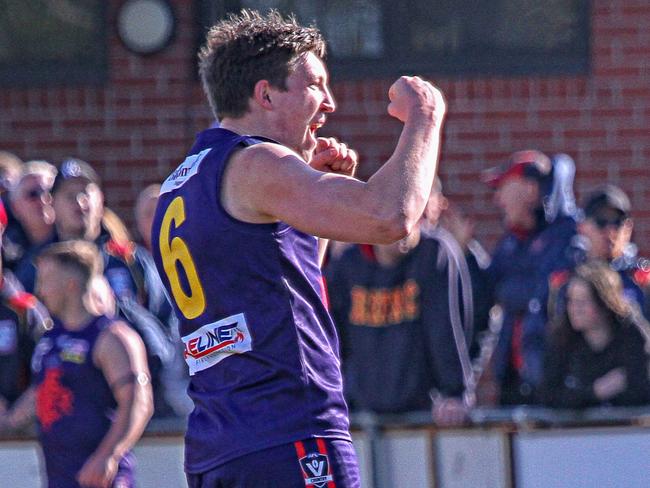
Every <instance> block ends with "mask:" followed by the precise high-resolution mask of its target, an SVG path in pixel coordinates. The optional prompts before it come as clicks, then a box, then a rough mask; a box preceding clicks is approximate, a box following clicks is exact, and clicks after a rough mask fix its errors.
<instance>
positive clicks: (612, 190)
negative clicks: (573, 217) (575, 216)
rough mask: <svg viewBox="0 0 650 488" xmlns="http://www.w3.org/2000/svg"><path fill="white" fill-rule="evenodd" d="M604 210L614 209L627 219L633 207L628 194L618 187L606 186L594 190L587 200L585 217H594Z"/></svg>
mask: <svg viewBox="0 0 650 488" xmlns="http://www.w3.org/2000/svg"><path fill="white" fill-rule="evenodd" d="M604 208H612V209H614V210H616V211H618V212H620V213H621V215H623V216H624V217H627V216H628V214H629V213H630V210H631V208H632V205H631V204H630V199H629V197H628V196H627V195H626V193H625V192H624V191H623V190H621V189H620V188H619V187H618V186H616V185H611V184H606V185H602V186H599V187H598V188H596V189H594V190H592V191H591V192H590V193H589V194H588V195H587V198H586V199H585V203H584V210H585V216H587V217H592V216H594V215H596V214H597V213H598V212H600V211H601V210H602V209H604Z"/></svg>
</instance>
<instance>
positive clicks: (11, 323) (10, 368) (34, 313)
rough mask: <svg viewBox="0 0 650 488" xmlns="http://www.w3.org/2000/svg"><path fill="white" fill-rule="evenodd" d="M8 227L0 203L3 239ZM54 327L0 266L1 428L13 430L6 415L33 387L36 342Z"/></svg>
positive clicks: (18, 284) (40, 306)
mask: <svg viewBox="0 0 650 488" xmlns="http://www.w3.org/2000/svg"><path fill="white" fill-rule="evenodd" d="M6 223H7V218H6V214H5V212H4V205H3V204H2V202H1V201H0V237H1V236H2V232H3V230H4V226H5V225H6ZM49 327H51V319H50V318H49V315H48V314H47V312H46V311H45V308H44V307H43V306H42V305H41V304H40V303H39V302H38V301H37V300H36V298H35V297H34V296H33V295H31V294H30V293H26V292H25V291H24V290H23V288H22V286H21V284H20V282H19V281H18V280H17V279H16V278H15V276H14V275H13V274H12V273H11V272H10V271H8V270H3V269H2V265H1V264H0V414H1V415H2V419H1V420H0V427H2V428H6V427H10V428H11V427H12V425H11V423H10V422H7V416H6V413H7V411H8V410H9V409H11V408H12V407H13V406H14V404H15V402H16V401H17V400H18V398H19V397H20V396H21V395H22V394H23V392H24V391H25V390H26V389H27V387H28V386H29V383H30V378H31V374H30V367H29V363H30V360H31V357H32V351H33V350H34V344H35V340H36V339H37V338H38V337H39V336H40V334H41V333H42V332H43V331H44V330H46V329H47V328H49Z"/></svg>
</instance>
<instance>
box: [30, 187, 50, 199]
mask: <svg viewBox="0 0 650 488" xmlns="http://www.w3.org/2000/svg"><path fill="white" fill-rule="evenodd" d="M44 193H47V190H45V189H43V188H32V189H31V190H29V191H27V192H25V198H26V199H27V200H40V199H41V196H42V195H43V194H44Z"/></svg>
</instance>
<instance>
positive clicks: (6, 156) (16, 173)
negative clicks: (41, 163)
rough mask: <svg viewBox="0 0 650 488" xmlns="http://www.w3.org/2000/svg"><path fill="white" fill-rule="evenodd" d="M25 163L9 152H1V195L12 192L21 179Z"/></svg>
mask: <svg viewBox="0 0 650 488" xmlns="http://www.w3.org/2000/svg"><path fill="white" fill-rule="evenodd" d="M22 165H23V161H22V160H21V159H20V158H19V157H18V156H16V155H15V154H12V153H10V152H8V151H0V195H1V194H3V193H4V192H6V191H9V190H11V189H12V188H13V187H14V185H15V184H16V182H17V181H18V178H20V171H21V166H22Z"/></svg>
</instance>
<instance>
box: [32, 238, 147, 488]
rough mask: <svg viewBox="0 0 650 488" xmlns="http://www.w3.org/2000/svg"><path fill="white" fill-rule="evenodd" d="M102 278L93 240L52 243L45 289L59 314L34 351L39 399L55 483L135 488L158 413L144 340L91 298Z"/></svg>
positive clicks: (42, 261)
mask: <svg viewBox="0 0 650 488" xmlns="http://www.w3.org/2000/svg"><path fill="white" fill-rule="evenodd" d="M98 279H103V278H101V257H100V255H99V251H98V250H97V248H96V246H95V245H94V244H93V243H90V242H86V241H66V242H61V243H57V244H52V245H51V246H50V247H48V248H46V249H45V250H44V251H43V253H42V254H41V255H40V257H39V259H38V274H37V291H38V294H39V296H40V297H41V298H42V300H43V302H44V304H45V305H46V307H47V308H48V310H49V311H50V312H51V313H52V315H53V316H54V317H55V322H54V327H53V328H52V329H51V330H49V331H46V332H45V333H44V334H43V336H42V337H41V339H40V340H39V342H38V343H37V345H36V348H35V351H34V355H33V358H32V369H33V375H34V386H35V388H34V389H33V392H34V393H33V396H34V403H33V404H34V406H35V409H36V418H37V425H38V433H39V441H40V443H41V447H42V448H43V454H44V458H45V467H46V471H47V478H48V486H49V487H50V488H73V487H78V486H81V487H97V488H108V487H113V488H129V487H132V486H135V485H134V480H133V470H134V465H133V463H134V459H133V456H132V454H131V453H130V449H131V448H132V447H133V445H134V444H135V443H136V442H137V441H138V439H140V436H141V435H142V432H143V430H144V428H145V426H146V425H147V422H148V421H149V418H150V417H151V414H152V412H153V402H152V393H151V384H150V380H149V370H148V367H147V360H146V354H145V350H144V344H143V343H142V340H141V339H140V337H139V336H138V334H137V333H136V332H135V331H134V330H132V329H131V328H130V327H129V326H128V325H127V324H126V323H124V322H122V321H120V320H115V319H112V318H109V317H107V316H106V315H101V314H100V313H99V310H98V309H96V308H97V307H96V306H95V303H94V302H93V299H92V298H91V293H92V292H91V290H94V281H95V280H98Z"/></svg>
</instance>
